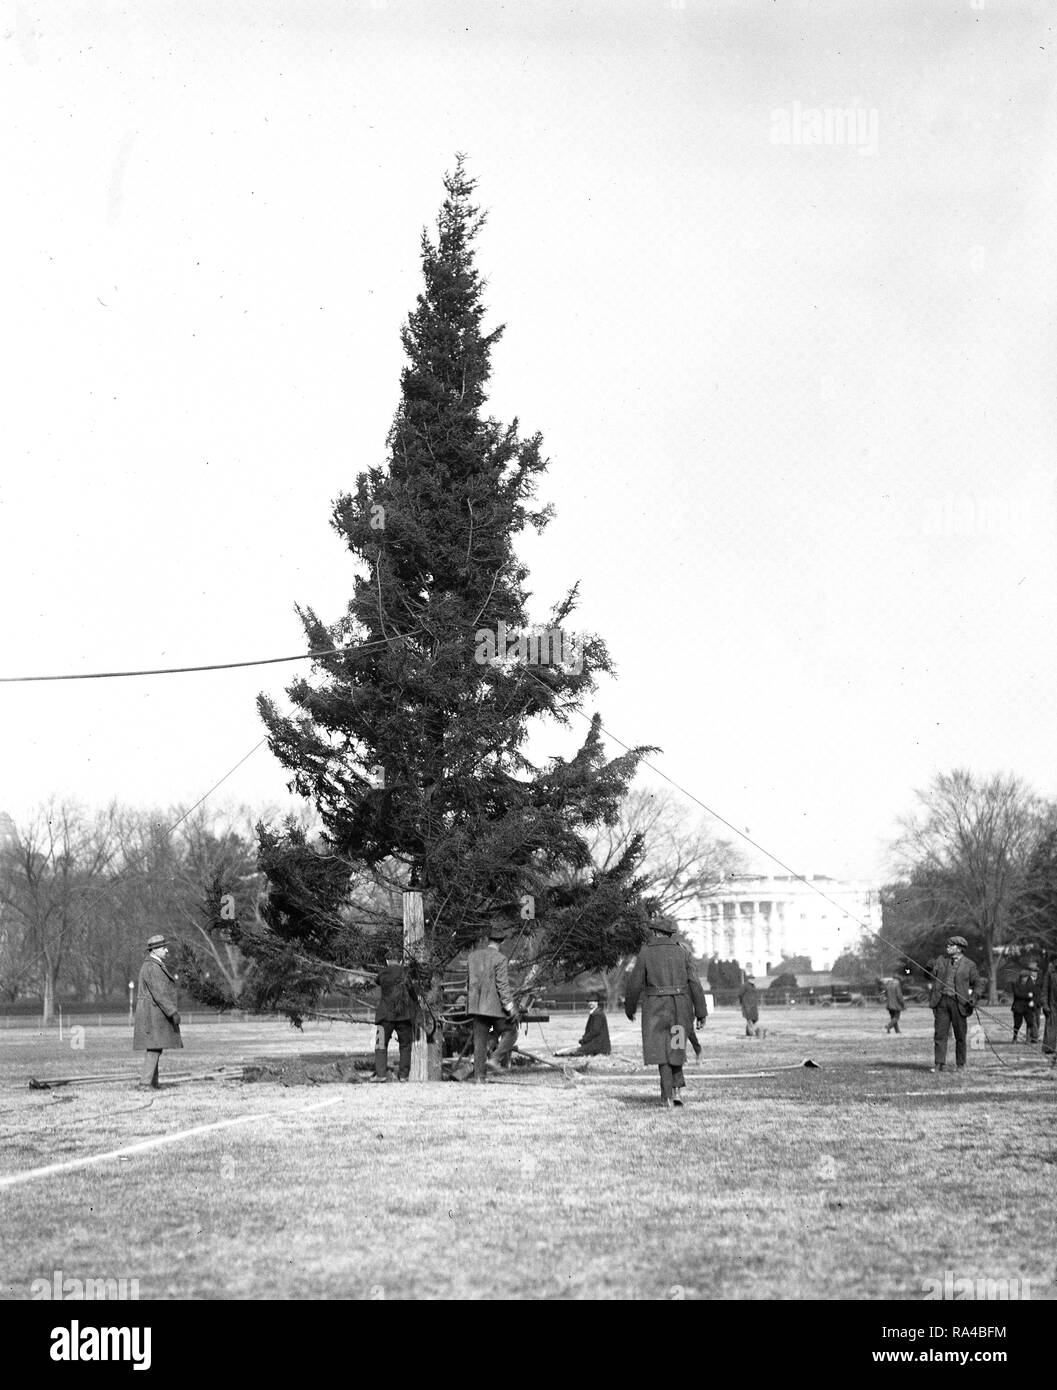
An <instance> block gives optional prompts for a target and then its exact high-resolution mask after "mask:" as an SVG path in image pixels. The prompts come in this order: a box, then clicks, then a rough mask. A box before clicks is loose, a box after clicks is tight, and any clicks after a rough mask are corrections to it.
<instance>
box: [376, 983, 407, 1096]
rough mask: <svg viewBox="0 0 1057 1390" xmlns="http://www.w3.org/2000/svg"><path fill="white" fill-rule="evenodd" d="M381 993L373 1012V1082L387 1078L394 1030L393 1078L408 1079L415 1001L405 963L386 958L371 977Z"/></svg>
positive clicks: (386, 1079)
mask: <svg viewBox="0 0 1057 1390" xmlns="http://www.w3.org/2000/svg"><path fill="white" fill-rule="evenodd" d="M374 983H375V984H376V985H378V986H379V988H380V989H381V991H382V996H381V998H380V999H379V1000H378V1005H377V1007H376V1008H375V1011H374V1075H373V1076H372V1077H371V1080H372V1081H388V1080H389V1039H390V1038H391V1037H392V1036H393V1034H394V1033H396V1041H397V1046H398V1047H399V1048H400V1060H399V1062H398V1064H397V1073H396V1079H397V1080H398V1081H407V1080H408V1079H409V1078H410V1076H411V1036H412V1028H411V1023H412V1019H413V1018H414V1013H415V1003H414V1000H413V998H412V996H411V982H410V977H409V974H408V970H407V967H406V966H403V965H401V963H400V961H399V960H397V959H396V957H395V956H394V957H392V958H390V957H389V956H387V957H386V960H385V969H384V970H380V971H379V972H378V974H377V975H376V976H375V978H374Z"/></svg>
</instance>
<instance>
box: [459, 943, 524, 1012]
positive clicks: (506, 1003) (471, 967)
mask: <svg viewBox="0 0 1057 1390" xmlns="http://www.w3.org/2000/svg"><path fill="white" fill-rule="evenodd" d="M513 1009H514V996H513V995H512V994H511V993H510V972H509V971H508V969H507V963H506V956H504V955H503V953H502V951H501V950H500V949H499V947H498V946H479V947H478V948H477V950H476V951H471V952H470V958H469V960H468V961H467V962H466V1012H467V1013H468V1014H476V1015H477V1017H478V1018H502V1017H503V1016H504V1014H507V1013H512V1012H513Z"/></svg>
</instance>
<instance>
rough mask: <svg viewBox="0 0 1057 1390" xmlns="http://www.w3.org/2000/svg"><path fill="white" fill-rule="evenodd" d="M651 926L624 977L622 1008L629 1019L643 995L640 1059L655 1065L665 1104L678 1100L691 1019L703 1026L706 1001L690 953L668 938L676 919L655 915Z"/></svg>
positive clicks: (633, 1017)
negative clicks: (628, 972)
mask: <svg viewBox="0 0 1057 1390" xmlns="http://www.w3.org/2000/svg"><path fill="white" fill-rule="evenodd" d="M650 927H651V929H652V933H653V934H652V936H651V938H650V940H649V941H647V942H646V944H645V946H643V948H642V950H641V951H640V952H639V955H638V959H637V960H636V962H635V967H634V969H633V970H632V972H631V976H630V978H629V980H628V987H627V993H626V995H625V999H624V1012H625V1013H626V1014H627V1016H628V1018H629V1020H630V1021H631V1022H634V1021H635V1011H636V1009H637V1008H638V1006H639V1000H640V999H641V1000H642V1060H643V1061H644V1062H645V1063H646V1065H647V1066H651V1065H653V1066H656V1067H657V1069H658V1070H659V1072H660V1077H661V1104H662V1105H664V1106H665V1108H666V1109H669V1110H670V1109H671V1107H672V1106H673V1105H682V1103H683V1097H682V1089H683V1087H684V1086H685V1085H686V1082H685V1080H684V1079H683V1067H684V1066H685V1065H686V1043H687V1038H688V1036H689V1032H690V1029H691V1028H692V1027H693V1026H694V1021H695V1019H696V1021H697V1026H698V1027H699V1028H703V1027H704V1026H705V1019H706V1017H707V1015H708V1006H707V1004H706V1003H705V994H704V991H703V990H702V988H701V981H700V980H699V979H698V978H697V972H696V971H695V970H694V968H693V965H692V963H691V961H690V957H689V956H688V955H687V954H686V952H685V951H683V950H682V949H681V948H680V946H679V944H678V943H677V942H676V941H675V940H674V939H673V938H674V936H675V931H676V925H675V923H674V922H672V921H670V920H669V919H667V918H664V917H659V918H655V919H654V921H652V922H651V923H650Z"/></svg>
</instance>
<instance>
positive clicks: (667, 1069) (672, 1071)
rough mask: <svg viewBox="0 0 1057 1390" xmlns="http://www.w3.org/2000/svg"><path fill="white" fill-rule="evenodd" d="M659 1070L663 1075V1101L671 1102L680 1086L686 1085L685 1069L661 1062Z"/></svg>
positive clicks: (658, 1066)
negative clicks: (673, 1093)
mask: <svg viewBox="0 0 1057 1390" xmlns="http://www.w3.org/2000/svg"><path fill="white" fill-rule="evenodd" d="M657 1070H658V1071H659V1072H660V1074H661V1099H662V1100H671V1098H672V1092H673V1091H677V1090H678V1089H679V1087H680V1086H685V1085H686V1081H685V1079H684V1077H683V1069H682V1067H673V1066H669V1065H668V1063H667V1062H659V1063H658V1064H657Z"/></svg>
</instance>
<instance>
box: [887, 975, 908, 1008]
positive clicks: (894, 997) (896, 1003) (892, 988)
mask: <svg viewBox="0 0 1057 1390" xmlns="http://www.w3.org/2000/svg"><path fill="white" fill-rule="evenodd" d="M885 1008H886V1009H891V1010H892V1011H893V1012H894V1013H901V1012H902V1010H903V1009H905V1008H906V1001H905V1000H904V998H903V986H902V985H901V984H900V983H899V981H898V980H885Z"/></svg>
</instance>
